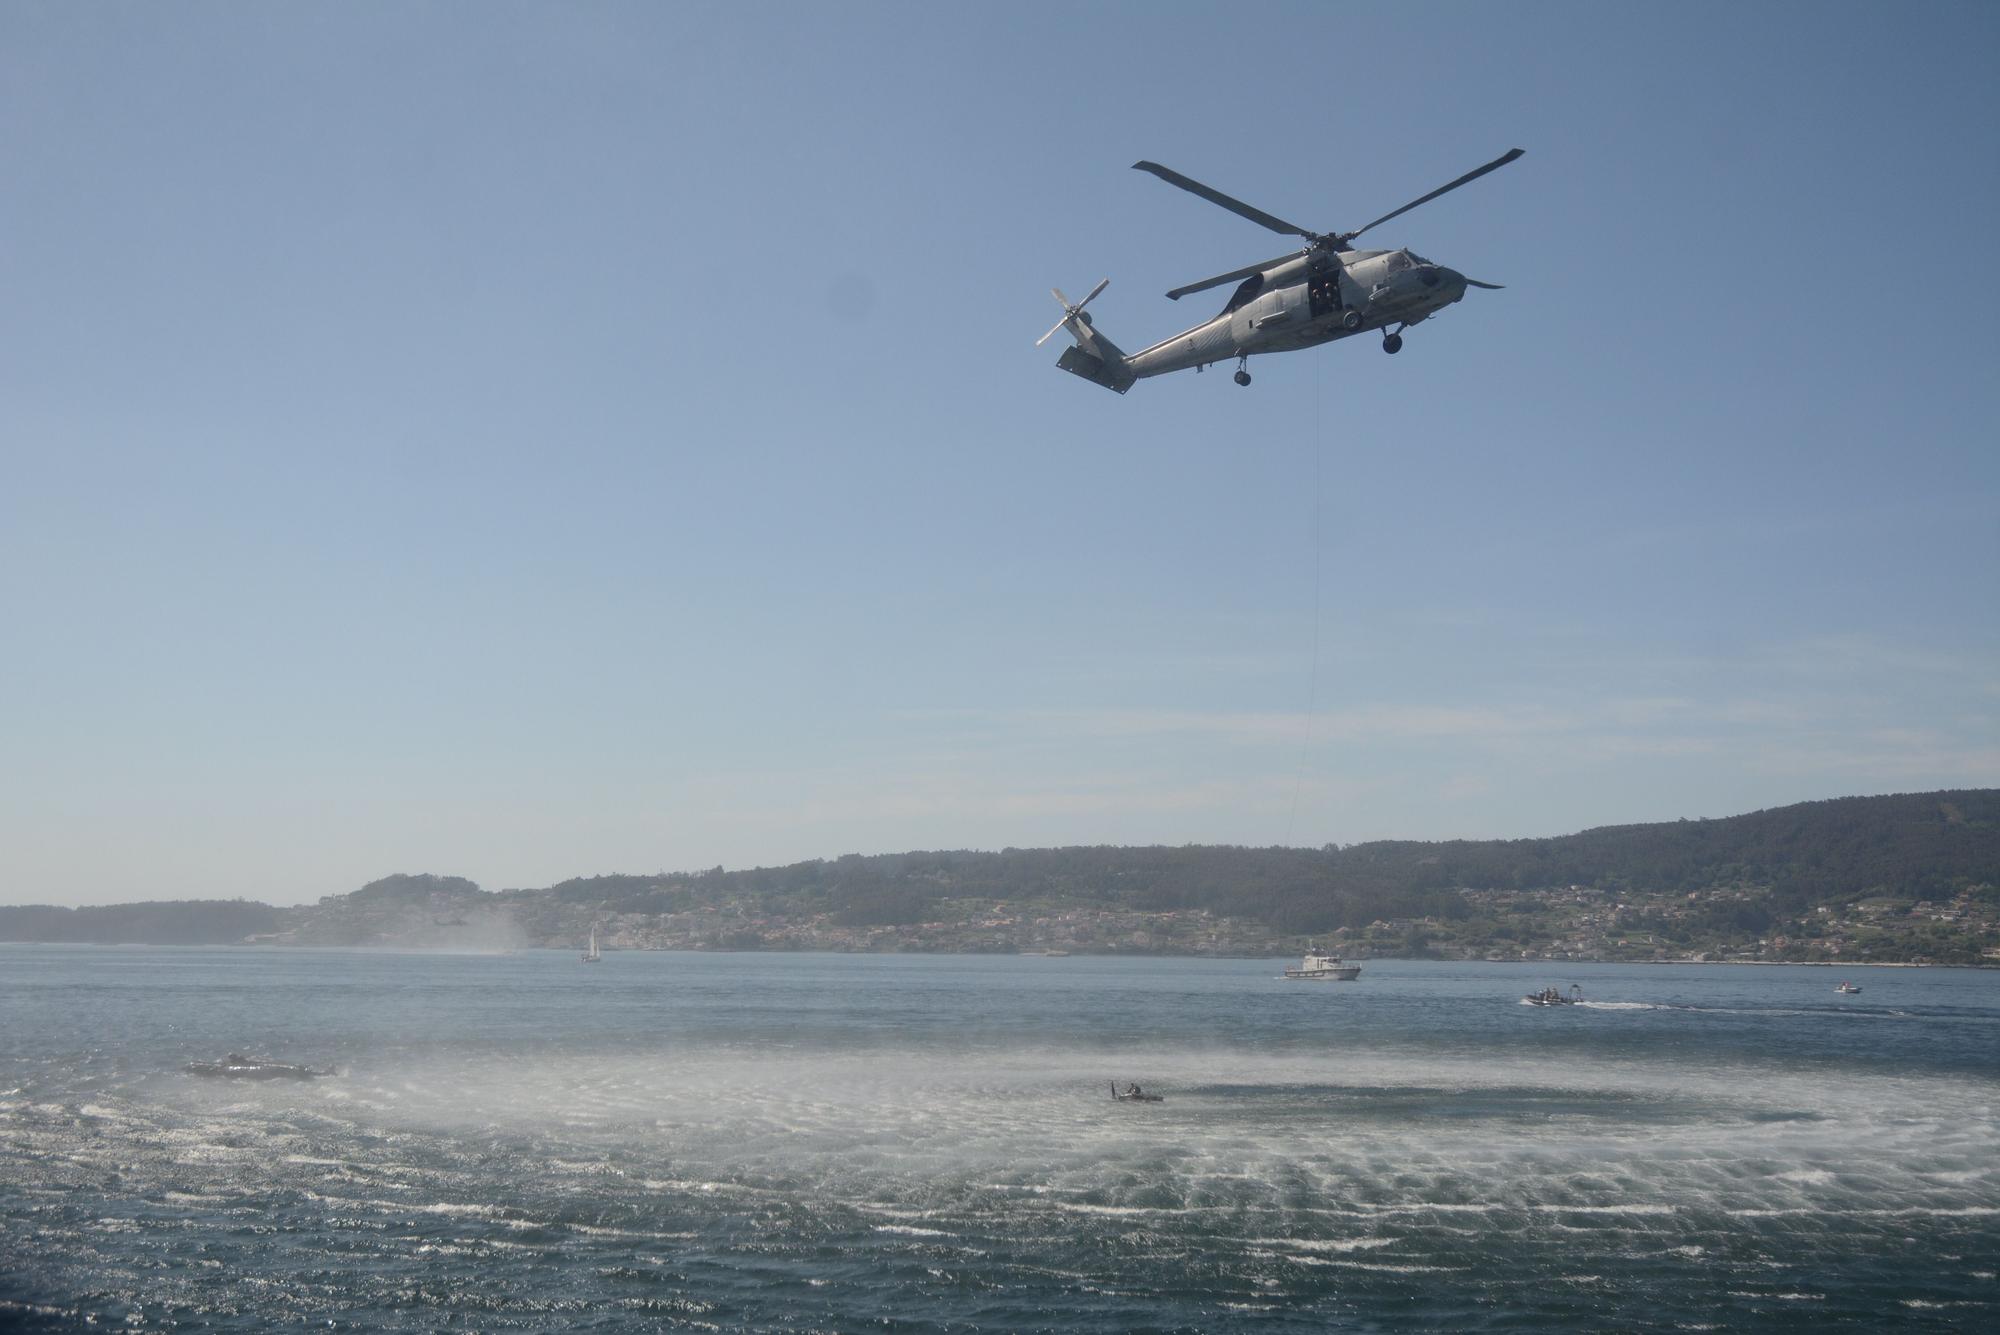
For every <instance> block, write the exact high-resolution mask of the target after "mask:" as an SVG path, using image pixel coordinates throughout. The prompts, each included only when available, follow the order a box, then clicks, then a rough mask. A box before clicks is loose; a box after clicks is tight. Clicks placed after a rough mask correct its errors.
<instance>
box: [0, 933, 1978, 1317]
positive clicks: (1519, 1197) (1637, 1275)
mask: <svg viewBox="0 0 2000 1335" xmlns="http://www.w3.org/2000/svg"><path fill="white" fill-rule="evenodd" d="M1279 967H1280V965H1279V964H1278V963H1277V962H1272V961H1265V962H1254V961H1184V960H1111V959H1097V958H1086V957H1070V958H1039V957H1035V958H981V957H973V958H965V957H939V956H925V957H911V956H905V957H884V956H863V957H848V956H819V955H754V954H753V955H679V954H629V953H628V954H613V955H608V956H606V958H605V962H604V963H603V964H601V965H597V966H592V967H584V966H582V965H580V964H579V963H578V962H577V959H576V956H575V955H574V954H572V953H568V952H541V951H531V952H525V953H522V954H518V955H494V956H472V955H458V956H453V955H423V954H370V953H360V952H339V951H279V950H169V949H155V948H129V949H99V948H84V947H76V948H68V947H18V946H0V1329H9V1328H24V1329H30V1330H44V1329H46V1330H66V1329H71V1328H82V1327H83V1326H85V1325H86V1324H93V1325H95V1326H97V1327H99V1328H102V1327H108V1326H113V1325H119V1326H127V1327H132V1328H144V1329H156V1330H172V1329H198V1330H233V1331H260V1330H266V1329H270V1328H272V1327H275V1326H280V1325H300V1324H306V1325H311V1326H314V1327H318V1328H322V1329H324V1328H326V1327H327V1326H328V1325H329V1324H331V1325H332V1326H333V1327H335V1328H349V1329H364V1330H436V1329H476V1330H494V1331H501V1330H585V1331H623V1330H678V1329H697V1330H729V1331H735V1330H769V1331H806V1330H826V1331H854V1330H863V1329H881V1330H892V1331H947V1330H951V1331H975V1330H984V1331H1030V1330H1047V1331H1107V1332H1109V1331H1126V1330H1159V1331H1179V1330H1185V1331H1228V1330H1246V1331H1247V1330H1256V1331H1321V1330H1329V1329H1335V1330H1414V1329H1512V1328H1523V1329H1529V1328H1532V1329H1549V1328H1563V1329H1572V1328H1579V1327H1583V1328H1617V1329H1660V1330H1671V1329H1688V1330H1695V1329H1728V1328H1740V1327H1742V1326H1746V1325H1757V1326H1760V1327H1775V1328H1787V1327H1800V1328H1803V1327H1807V1326H1812V1327H1832V1328H1845V1329H1854V1330H1877V1329H1882V1328H1884V1327H1887V1326H1895V1327H1898V1328H1903V1329H1925V1328H1937V1329H1955V1328H1968V1329H1969V1328H1987V1329H1991V1328H1993V1326H1994V1325H1995V1324H1996V1323H2000V1281H1996V1278H1995V1271H1996V1270H1997V1269H2000V1134H1996V1131H2000V974H1996V973H1982V972H1974V971H1966V970H1942V969H1939V970H1915V969H1873V970H1863V969H1854V970H1849V971H1848V972H1847V973H1846V975H1845V976H1847V977H1849V978H1851V979H1852V980H1853V981H1855V982H1857V983H1859V984H1861V985H1862V986H1863V989H1864V990H1863V992H1862V993H1861V994H1860V995H1858V996H1839V995H1836V994H1835V992H1834V990H1833V988H1834V984H1835V983H1836V982H1837V981H1839V978H1838V977H1837V976H1836V975H1834V974H1833V973H1831V972H1830V971H1828V970H1826V969H1810V968H1722V967H1711V968H1703V967H1649V966H1610V965H1592V966H1579V967H1575V968H1571V969H1568V970H1564V971H1560V972H1553V973H1551V972H1546V971H1530V970H1528V969H1524V968H1521V967H1515V966H1504V965H1480V964H1430V963H1399V962H1396V961H1375V962H1371V963H1369V964H1368V965H1367V966H1366V967H1365V969H1364V970H1363V973H1362V976H1361V979H1360V981H1358V982H1355V983H1348V984H1338V983H1288V982H1285V981H1283V980H1282V979H1281V978H1279V977H1278V976H1277V975H1278V972H1279ZM1571 982H1577V983H1581V984H1582V986H1583V988H1584V990H1585V993H1586V995H1587V997H1588V998H1589V1000H1588V1001H1587V1002H1586V1004H1584V1005H1582V1006H1576V1007H1562V1008H1556V1009H1540V1008H1534V1007H1529V1006H1525V1005H1522V1004H1521V1002H1520V997H1521V995H1522V993H1523V992H1525V991H1527V990H1529V989H1531V988H1538V987H1541V986H1543V985H1546V984H1551V983H1554V984H1559V985H1561V986H1563V987H1567V986H1568V985H1569V984H1570V983H1571ZM231 1050H236V1051H243V1052H253V1053H256V1054H259V1055H263V1056H268V1057H270V1058H273V1059H275V1060H279V1061H285V1062H293V1063H301V1064H306V1065H311V1066H315V1067H328V1068H332V1069H333V1070H334V1072H335V1074H333V1075H331V1076H329V1077H327V1078H324V1079H321V1080H316V1081H311V1082H307V1083H293V1082H272V1083H266V1084H242V1083H235V1082H229V1081H213V1080H203V1079H199V1078H196V1077H194V1076H192V1075H189V1074H188V1073H186V1072H185V1071H184V1069H183V1067H184V1064H185V1063H187V1062H189V1061H194V1060H201V1059H211V1058H214V1057H217V1056H220V1055H221V1054H223V1053H225V1052H228V1051H231ZM1114 1079H1115V1080H1118V1081H1121V1082H1123V1081H1138V1082H1140V1083H1142V1084H1144V1085H1146V1086H1147V1087H1148V1088H1149V1089H1152V1090H1154V1091H1156V1092H1158V1093H1160V1094H1162V1095H1164V1096H1165V1097H1166V1101H1165V1102H1164V1103H1157V1104H1145V1105H1132V1104H1114V1103H1113V1102H1112V1101H1111V1100H1110V1099H1109V1098H1108V1097H1107V1089H1106V1087H1107V1084H1108V1082H1110V1081H1112V1080H1114Z"/></svg>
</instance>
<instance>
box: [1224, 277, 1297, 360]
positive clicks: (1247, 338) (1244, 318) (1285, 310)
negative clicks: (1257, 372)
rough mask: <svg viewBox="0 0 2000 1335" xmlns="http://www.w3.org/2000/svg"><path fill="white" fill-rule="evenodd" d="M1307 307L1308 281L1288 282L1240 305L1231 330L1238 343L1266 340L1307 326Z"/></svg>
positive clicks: (1244, 343)
mask: <svg viewBox="0 0 2000 1335" xmlns="http://www.w3.org/2000/svg"><path fill="white" fill-rule="evenodd" d="M1307 309H1308V303H1307V297H1306V285H1305V284H1304V283H1287V284H1286V285H1285V286H1283V287H1279V288H1273V289H1272V290H1271V291H1269V292H1266V293H1264V294H1263V295H1262V296H1260V297H1258V298H1257V299H1256V300H1255V301H1251V302H1248V303H1246V304H1245V305H1243V306H1242V307H1240V308H1239V309H1238V310H1237V312H1236V315H1235V318H1234V319H1232V320H1231V321H1230V330H1229V332H1230V333H1231V334H1233V335H1234V336H1235V338H1236V344H1237V346H1238V347H1244V346H1247V345H1248V344H1249V343H1250V342H1251V341H1252V340H1255V341H1257V342H1259V343H1262V342H1266V341H1267V340H1270V339H1273V338H1277V337H1279V336H1281V335H1283V334H1286V333H1290V332H1293V331H1295V330H1297V329H1299V328H1301V327H1302V326H1304V324H1305V323H1306V320H1307V318H1308V317H1307V313H1306V312H1307Z"/></svg>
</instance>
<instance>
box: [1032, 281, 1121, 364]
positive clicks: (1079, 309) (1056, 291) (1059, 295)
mask: <svg viewBox="0 0 2000 1335" xmlns="http://www.w3.org/2000/svg"><path fill="white" fill-rule="evenodd" d="M1109 286H1111V280H1110V279H1109V278H1105V279H1101V280H1099V282H1098V284H1097V286H1096V287H1093V288H1092V289H1090V295H1089V296H1087V297H1085V298H1084V299H1083V300H1082V301H1079V302H1075V303H1072V302H1071V301H1070V299H1069V298H1068V297H1066V296H1064V295H1063V291H1062V289H1061V288H1059V287H1052V288H1050V289H1049V292H1050V293H1051V294H1052V295H1053V296H1054V297H1055V299H1056V305H1058V306H1060V307H1062V308H1063V318H1062V319H1060V320H1058V321H1056V323H1055V328H1054V329H1051V330H1049V332H1048V333H1046V334H1043V335H1042V336H1041V337H1040V338H1038V339H1036V340H1035V346H1036V347H1038V348H1039V347H1041V346H1042V344H1044V343H1046V342H1048V341H1049V340H1050V339H1052V338H1054V337H1055V336H1056V330H1058V329H1066V328H1070V322H1071V321H1072V320H1074V321H1076V322H1077V323H1079V324H1082V325H1086V326H1087V325H1089V324H1090V317H1089V316H1088V315H1085V314H1084V313H1083V308H1084V307H1085V306H1088V305H1089V304H1090V303H1091V302H1093V301H1095V300H1096V299H1097V294H1098V293H1100V292H1102V291H1103V290H1104V289H1105V288H1107V287H1109ZM1079 341H1081V336H1080V335H1079Z"/></svg>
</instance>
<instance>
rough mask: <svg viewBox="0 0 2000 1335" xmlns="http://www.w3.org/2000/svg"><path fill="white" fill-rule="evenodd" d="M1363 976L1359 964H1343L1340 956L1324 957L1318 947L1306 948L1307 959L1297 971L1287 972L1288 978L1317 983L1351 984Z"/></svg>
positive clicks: (1290, 970) (1300, 963)
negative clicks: (1303, 979)
mask: <svg viewBox="0 0 2000 1335" xmlns="http://www.w3.org/2000/svg"><path fill="white" fill-rule="evenodd" d="M1360 976H1361V966H1360V965H1359V964H1342V963H1341V962H1340V956H1338V955H1323V954H1321V953H1320V948H1319V947H1318V946H1316V945H1312V946H1307V947H1306V957H1305V959H1303V960H1301V961H1300V962H1299V967H1298V968H1296V969H1287V970H1285V977H1287V978H1305V979H1310V980H1312V981H1315V982H1334V983H1351V982H1353V981H1354V980H1355V979H1357V978H1359V977H1360Z"/></svg>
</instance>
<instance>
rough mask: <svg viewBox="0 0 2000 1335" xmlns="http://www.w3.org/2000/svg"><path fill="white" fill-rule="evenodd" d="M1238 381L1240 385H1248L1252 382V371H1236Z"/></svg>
mask: <svg viewBox="0 0 2000 1335" xmlns="http://www.w3.org/2000/svg"><path fill="white" fill-rule="evenodd" d="M1236 383H1237V384H1239V385H1247V384H1249V383H1250V373H1249V372H1248V371H1238V372H1237V373H1236Z"/></svg>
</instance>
